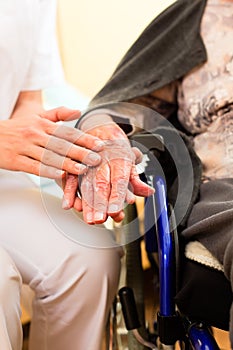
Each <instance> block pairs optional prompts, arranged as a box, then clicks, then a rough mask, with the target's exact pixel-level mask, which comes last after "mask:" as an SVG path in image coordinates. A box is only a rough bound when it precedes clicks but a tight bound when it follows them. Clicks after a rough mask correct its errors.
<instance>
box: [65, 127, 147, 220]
mask: <svg viewBox="0 0 233 350" xmlns="http://www.w3.org/2000/svg"><path fill="white" fill-rule="evenodd" d="M88 133H90V134H91V135H94V136H98V137H99V138H100V139H102V140H103V141H104V143H105V146H104V149H103V150H102V151H100V155H101V157H102V161H101V163H100V164H99V165H98V166H96V167H92V168H90V169H89V170H88V172H87V173H86V174H85V175H83V176H82V180H81V184H79V183H78V181H79V179H78V178H77V177H75V176H72V175H68V176H67V178H66V181H65V185H64V201H63V207H64V208H65V209H69V208H71V207H74V208H75V209H76V210H78V211H81V210H83V217H84V220H85V221H86V222H87V223H89V224H95V223H96V224H99V223H103V222H104V221H106V219H107V218H108V216H111V217H112V218H113V219H114V220H115V221H117V222H119V221H121V220H122V219H123V218H124V212H123V209H124V203H133V202H134V201H135V196H134V195H138V196H144V197H147V196H150V195H152V194H153V193H154V190H153V189H152V188H151V187H149V186H148V185H146V184H145V183H144V182H143V181H141V180H140V178H139V176H138V174H137V172H136V169H135V161H136V159H138V158H140V152H139V151H138V150H135V149H132V148H131V146H130V143H129V141H128V138H127V136H126V135H125V133H124V132H123V130H122V129H121V128H120V127H119V126H118V125H117V124H115V123H113V122H111V123H108V124H106V125H101V126H97V127H95V128H93V129H91V130H89V131H88ZM78 188H79V191H80V192H81V197H79V196H77V195H76V193H77V190H78Z"/></svg>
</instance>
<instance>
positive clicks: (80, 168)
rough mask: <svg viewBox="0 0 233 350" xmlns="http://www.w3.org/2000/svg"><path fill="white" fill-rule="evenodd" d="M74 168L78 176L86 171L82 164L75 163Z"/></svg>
mask: <svg viewBox="0 0 233 350" xmlns="http://www.w3.org/2000/svg"><path fill="white" fill-rule="evenodd" d="M74 167H75V169H76V170H77V171H78V172H79V173H80V174H83V173H85V172H86V171H87V166H86V165H83V164H79V163H76V164H75V166H74Z"/></svg>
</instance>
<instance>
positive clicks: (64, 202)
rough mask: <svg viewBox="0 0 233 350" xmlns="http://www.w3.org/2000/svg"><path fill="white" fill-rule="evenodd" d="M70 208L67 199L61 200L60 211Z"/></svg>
mask: <svg viewBox="0 0 233 350" xmlns="http://www.w3.org/2000/svg"><path fill="white" fill-rule="evenodd" d="M69 208H70V202H69V200H68V199H66V198H63V200H62V209H69Z"/></svg>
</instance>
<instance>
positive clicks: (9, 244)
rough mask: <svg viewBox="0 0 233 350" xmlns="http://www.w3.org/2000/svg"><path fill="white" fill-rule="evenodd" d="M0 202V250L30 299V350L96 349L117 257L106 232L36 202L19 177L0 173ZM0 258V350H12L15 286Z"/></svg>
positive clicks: (53, 202)
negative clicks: (30, 291)
mask: <svg viewBox="0 0 233 350" xmlns="http://www.w3.org/2000/svg"><path fill="white" fill-rule="evenodd" d="M0 195H1V201H0V225H1V226H0V245H1V246H2V248H4V250H5V251H7V253H8V254H9V256H10V257H11V258H12V260H13V261H14V263H15V265H16V268H17V269H18V271H19V273H20V276H21V277H22V280H23V283H26V284H28V285H29V286H30V288H31V289H32V290H33V291H34V293H35V298H34V301H33V315H32V321H31V329H30V340H29V348H30V350H64V349H67V350H79V349H80V350H83V349H85V350H98V349H100V348H101V342H102V335H103V330H104V327H105V323H106V318H107V315H108V312H109V308H110V305H111V303H112V300H113V298H114V296H115V293H116V292H117V287H118V278H119V273H120V258H121V255H122V249H121V248H119V247H117V246H116V245H115V243H114V239H113V237H112V233H111V232H110V231H108V230H106V229H105V228H102V227H96V226H89V225H87V224H85V223H83V222H82V221H81V220H80V218H79V217H78V216H77V215H76V214H74V212H73V211H65V210H63V209H62V208H61V201H60V200H59V199H58V198H55V197H54V196H51V195H49V194H46V193H43V195H42V196H41V193H40V191H39V190H38V189H37V188H35V186H33V184H32V182H31V181H30V180H28V178H27V176H26V175H24V174H21V173H11V172H6V171H2V170H1V171H0ZM76 233H77V237H76ZM69 237H72V239H70V238H69ZM82 237H83V238H84V240H83V241H82ZM77 241H78V242H77ZM90 245H91V246H90ZM0 256H1V258H0V271H1V276H0V280H1V283H0V289H1V290H0V295H1V298H0V323H1V325H0V343H1V350H8V349H14V350H19V349H20V346H21V337H22V335H21V331H20V319H19V317H20V312H19V289H20V284H21V279H20V276H19V274H18V273H17V270H16V268H15V267H14V264H12V262H11V260H10V259H9V258H8V257H7V256H6V255H5V254H4V253H2V252H1V251H0ZM7 290H8V291H7ZM3 339H4V340H3ZM4 341H5V343H4ZM2 344H6V345H5V347H3V345H2Z"/></svg>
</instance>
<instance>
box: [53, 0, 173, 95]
mask: <svg viewBox="0 0 233 350" xmlns="http://www.w3.org/2000/svg"><path fill="white" fill-rule="evenodd" d="M173 2H174V0H116V1H111V0H82V1H81V0H58V34H59V43H60V48H61V55H62V60H63V65H64V69H65V74H66V78H67V80H68V82H70V83H71V84H72V85H74V86H75V87H76V88H77V89H78V90H80V91H81V92H82V93H84V94H86V95H87V96H89V97H92V96H93V95H94V94H95V93H96V92H97V91H98V90H99V89H100V88H101V87H102V86H103V84H104V82H105V81H106V80H107V79H108V78H109V76H110V75H111V73H112V71H113V70H114V68H115V67H116V65H117V63H118V62H119V60H120V58H121V57H122V56H123V54H124V53H125V52H126V50H127V49H128V48H129V47H130V46H131V44H132V43H133V41H134V40H135V39H136V38H137V37H138V35H139V34H140V32H141V31H142V30H143V29H144V28H145V26H146V25H147V24H148V23H149V22H150V21H151V20H152V19H153V18H154V17H155V16H156V15H157V14H158V13H159V12H161V11H162V10H163V9H164V8H166V7H167V6H168V5H170V4H171V3H173Z"/></svg>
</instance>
